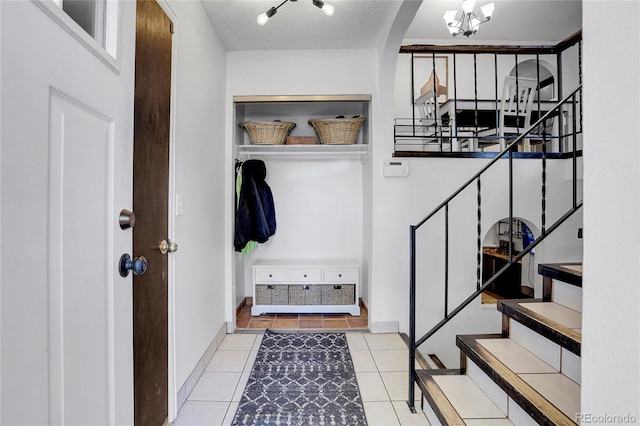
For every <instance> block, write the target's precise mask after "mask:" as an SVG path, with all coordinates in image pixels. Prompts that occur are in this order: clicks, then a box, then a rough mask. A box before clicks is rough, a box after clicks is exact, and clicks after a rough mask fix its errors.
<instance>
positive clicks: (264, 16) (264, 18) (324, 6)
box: [257, 0, 334, 25]
mask: <svg viewBox="0 0 640 426" xmlns="http://www.w3.org/2000/svg"><path fill="white" fill-rule="evenodd" d="M288 1H292V2H294V1H298V0H284V1H283V2H282V3H280V4H279V5H277V6H276V7H272V8H271V9H269V10H267V11H266V12H265V13H261V14H260V15H258V18H257V21H258V24H260V25H264V24H266V23H267V22H268V21H269V19H271V17H272V16H273V15H275V14H276V12H278V9H280V6H282V5H283V4H285V3H286V2H288ZM313 5H314V6H315V7H317V8H318V9H320V10H322V11H323V12H324V14H325V15H327V16H331V15H333V11H334V7H333V6H331V5H330V4H328V3H325V2H324V1H322V0H313Z"/></svg>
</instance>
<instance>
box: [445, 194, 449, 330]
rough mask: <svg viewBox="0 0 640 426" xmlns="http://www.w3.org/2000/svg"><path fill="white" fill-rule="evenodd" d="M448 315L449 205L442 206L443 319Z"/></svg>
mask: <svg viewBox="0 0 640 426" xmlns="http://www.w3.org/2000/svg"><path fill="white" fill-rule="evenodd" d="M448 315H449V203H447V204H446V205H445V206H444V317H445V318H446V317H447V316H448Z"/></svg>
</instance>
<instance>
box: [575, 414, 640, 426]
mask: <svg viewBox="0 0 640 426" xmlns="http://www.w3.org/2000/svg"><path fill="white" fill-rule="evenodd" d="M576 421H577V422H578V424H583V425H584V424H588V423H598V424H616V423H617V424H622V423H626V424H634V423H637V422H638V418H637V417H636V416H634V415H632V414H593V413H578V414H576Z"/></svg>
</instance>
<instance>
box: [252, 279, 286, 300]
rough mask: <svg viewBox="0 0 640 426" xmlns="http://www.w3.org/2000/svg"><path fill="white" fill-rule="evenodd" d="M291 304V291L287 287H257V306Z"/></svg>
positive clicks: (264, 285)
mask: <svg viewBox="0 0 640 426" xmlns="http://www.w3.org/2000/svg"><path fill="white" fill-rule="evenodd" d="M288 303H289V289H288V286H286V285H268V284H257V285H256V301H255V304H256V305H286V304H288Z"/></svg>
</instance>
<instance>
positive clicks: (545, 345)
mask: <svg viewBox="0 0 640 426" xmlns="http://www.w3.org/2000/svg"><path fill="white" fill-rule="evenodd" d="M509 322H510V324H509V337H510V338H511V340H513V341H515V342H516V343H518V344H519V345H520V346H522V347H523V348H525V349H526V350H528V351H529V352H531V353H532V354H534V355H535V356H537V357H538V358H540V359H541V360H543V361H544V362H546V363H547V364H549V365H550V366H551V367H553V368H555V369H556V370H558V371H560V369H561V364H560V360H561V349H562V348H561V347H560V345H558V344H557V343H554V342H552V341H551V340H549V339H547V338H545V337H543V336H541V335H540V334H538V333H536V332H535V331H533V330H531V329H530V328H527V327H525V326H524V325H522V324H520V323H519V322H517V321H514V320H512V319H509Z"/></svg>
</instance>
